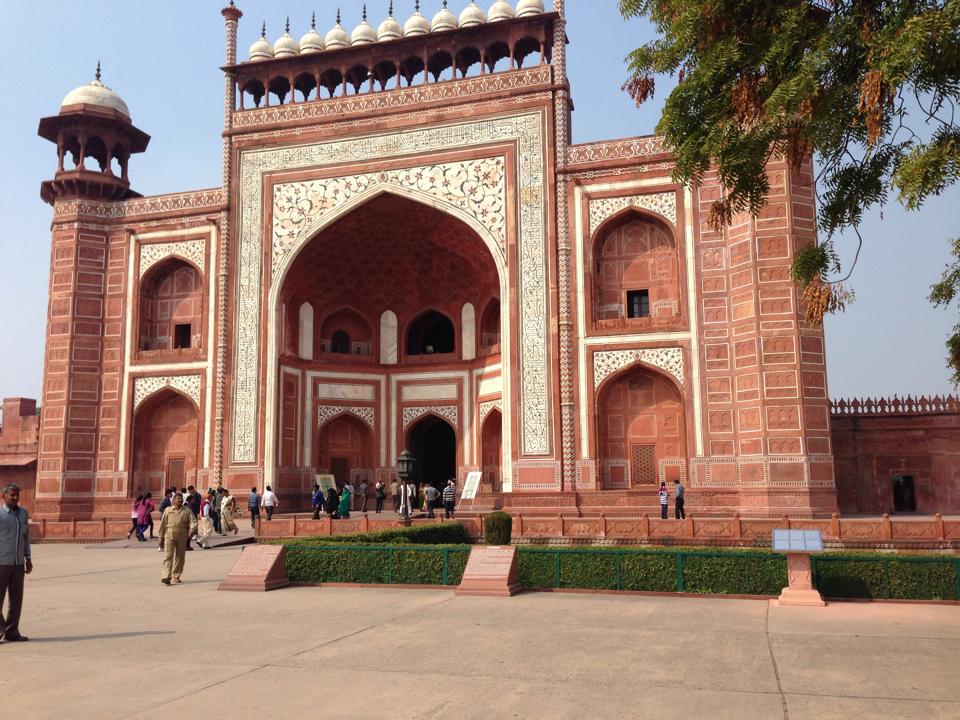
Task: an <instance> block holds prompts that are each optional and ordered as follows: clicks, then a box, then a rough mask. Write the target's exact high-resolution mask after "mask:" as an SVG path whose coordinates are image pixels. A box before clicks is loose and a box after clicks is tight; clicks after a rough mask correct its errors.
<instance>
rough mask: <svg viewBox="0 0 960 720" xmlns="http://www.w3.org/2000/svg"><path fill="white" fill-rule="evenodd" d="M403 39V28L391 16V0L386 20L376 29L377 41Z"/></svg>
mask: <svg viewBox="0 0 960 720" xmlns="http://www.w3.org/2000/svg"><path fill="white" fill-rule="evenodd" d="M402 37H403V26H402V25H400V23H399V22H397V19H396V18H395V17H394V16H393V0H390V10H389V11H388V12H387V19H386V20H384V21H383V22H382V23H380V27H378V28H377V40H379V41H380V42H385V41H387V40H399V39H400V38H402Z"/></svg>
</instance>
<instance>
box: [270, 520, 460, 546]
mask: <svg viewBox="0 0 960 720" xmlns="http://www.w3.org/2000/svg"><path fill="white" fill-rule="evenodd" d="M334 522H336V521H334ZM274 542H275V543H277V544H287V545H289V544H290V543H289V541H282V540H278V541H274ZM469 542H470V537H469V536H468V535H467V530H466V528H465V527H463V525H462V524H461V523H458V522H444V523H431V524H429V525H413V526H411V527H406V528H396V529H394V530H383V531H381V532H369V533H353V534H350V535H315V536H312V537H304V538H297V540H296V541H295V543H293V544H296V545H328V544H330V543H346V544H348V545H406V544H410V545H466V544H468V543H469Z"/></svg>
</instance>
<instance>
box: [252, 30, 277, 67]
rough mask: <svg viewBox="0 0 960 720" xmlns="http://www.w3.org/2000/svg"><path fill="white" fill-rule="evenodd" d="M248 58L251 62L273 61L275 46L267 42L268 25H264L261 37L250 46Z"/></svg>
mask: <svg viewBox="0 0 960 720" xmlns="http://www.w3.org/2000/svg"><path fill="white" fill-rule="evenodd" d="M248 58H249V60H250V61H251V62H253V61H255V60H271V59H272V58H273V45H271V44H270V41H269V40H267V24H266V23H264V24H263V29H262V30H261V31H260V37H259V38H257V41H256V42H255V43H254V44H253V45H251V46H250V53H249V55H248Z"/></svg>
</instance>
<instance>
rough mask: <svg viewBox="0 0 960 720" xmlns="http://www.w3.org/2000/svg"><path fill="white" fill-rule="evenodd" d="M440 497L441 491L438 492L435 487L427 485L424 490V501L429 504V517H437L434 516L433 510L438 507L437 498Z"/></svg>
mask: <svg viewBox="0 0 960 720" xmlns="http://www.w3.org/2000/svg"><path fill="white" fill-rule="evenodd" d="M438 497H440V491H439V490H437V489H436V488H435V487H434V486H433V485H430V484H426V485H424V488H423V499H424V501H425V502H426V504H427V517H428V518H435V517H436V515H434V514H433V509H434V508H435V507H436V505H437V498H438Z"/></svg>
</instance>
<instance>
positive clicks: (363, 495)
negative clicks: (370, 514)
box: [357, 478, 370, 513]
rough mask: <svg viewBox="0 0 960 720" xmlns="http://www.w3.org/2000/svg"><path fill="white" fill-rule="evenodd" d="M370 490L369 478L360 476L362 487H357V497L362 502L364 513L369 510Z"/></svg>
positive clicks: (361, 507)
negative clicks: (368, 498)
mask: <svg viewBox="0 0 960 720" xmlns="http://www.w3.org/2000/svg"><path fill="white" fill-rule="evenodd" d="M368 492H370V488H369V487H368V486H367V479H366V478H360V487H359V488H357V497H358V498H359V502H360V512H362V513H364V512H366V511H367V493H368Z"/></svg>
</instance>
